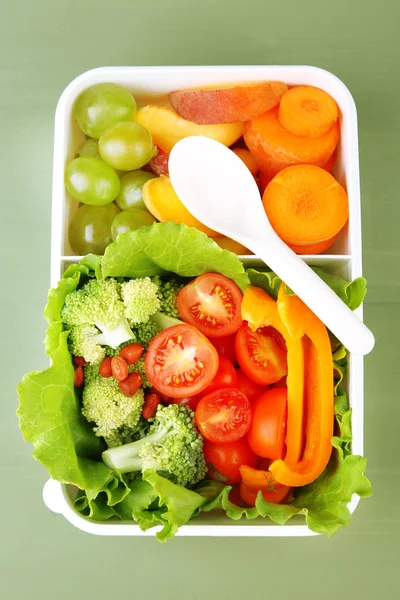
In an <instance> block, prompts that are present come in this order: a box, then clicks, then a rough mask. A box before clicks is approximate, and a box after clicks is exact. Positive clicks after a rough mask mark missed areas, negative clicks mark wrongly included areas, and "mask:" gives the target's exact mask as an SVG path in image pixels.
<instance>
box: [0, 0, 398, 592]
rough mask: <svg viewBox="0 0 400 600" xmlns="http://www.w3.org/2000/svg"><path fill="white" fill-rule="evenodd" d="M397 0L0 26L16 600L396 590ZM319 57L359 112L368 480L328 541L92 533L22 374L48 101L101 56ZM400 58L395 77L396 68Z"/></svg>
mask: <svg viewBox="0 0 400 600" xmlns="http://www.w3.org/2000/svg"><path fill="white" fill-rule="evenodd" d="M399 6H400V5H399V4H398V3H397V2H395V1H394V0H380V1H379V2H378V1H377V0H375V1H374V0H371V1H367V0H351V1H350V2H348V1H346V0H337V1H336V2H334V3H331V4H327V3H323V2H320V1H317V0H303V2H297V1H295V0H291V1H284V0H283V1H282V2H268V1H265V0H247V1H246V2H244V1H243V2H235V1H230V0H202V1H201V2H197V3H195V2H193V1H190V0H187V1H186V2H185V1H184V0H147V1H145V0H113V2H111V1H110V0H58V1H54V0H53V1H51V0H13V1H12V2H9V3H7V4H5V3H4V6H3V14H2V18H1V23H0V28H1V36H0V40H1V41H0V74H1V88H0V103H1V104H0V134H1V138H0V140H1V141H0V153H1V162H0V164H1V171H2V174H1V182H2V188H1V189H2V194H1V200H0V202H1V212H0V215H1V216H0V234H1V235H0V244H1V252H2V254H1V256H2V269H1V284H0V290H1V291H0V304H1V311H0V314H1V321H2V324H1V330H0V331H1V340H2V343H1V350H2V360H1V361H0V368H1V381H2V393H1V403H0V413H1V415H0V431H1V437H0V439H1V449H2V450H1V457H0V469H1V479H0V481H1V495H0V522H1V525H0V539H1V544H0V582H1V583H0V585H1V588H2V589H1V591H2V597H3V598H5V599H6V600H11V599H13V600H22V599H23V598H32V599H36V598H40V599H43V600H47V599H53V598H57V599H58V600H64V599H67V598H68V599H69V598H71V597H73V595H78V597H80V598H83V597H88V596H89V597H91V598H94V599H95V598H98V599H99V600H103V599H104V600H105V599H108V598H138V599H139V598H140V599H141V600H147V599H154V598H162V599H165V600H173V599H176V600H181V599H182V600H183V599H184V600H194V599H201V600H202V599H210V600H214V599H216V600H217V599H218V600H223V599H225V598H226V599H236V598H237V599H241V598H246V599H249V600H253V599H258V598H269V597H271V598H272V597H274V598H278V597H280V598H285V599H286V598H296V597H297V598H300V599H301V598H307V599H308V598H312V599H314V598H315V599H317V598H318V599H320V598H323V599H324V600H330V599H336V598H338V597H340V596H343V595H346V596H349V597H352V598H354V599H356V600H358V599H359V598H360V599H361V598H385V599H392V598H395V597H396V596H397V594H398V592H397V593H396V589H395V584H396V581H398V559H399V551H400V516H399V510H398V508H399V495H400V483H399V481H400V478H399V475H400V473H399V442H398V440H399V429H400V418H399V416H400V413H399V399H398V390H399V388H400V375H399V372H400V371H399V358H400V352H399V342H398V340H399V338H400V319H399V309H400V302H399V299H400V296H399V290H400V287H399V281H400V268H399V263H400V261H399V259H400V234H399V231H400V228H399V219H400V205H399V198H398V196H399V191H398V190H399V189H400V166H399V144H400V137H399V131H400V128H399V125H400V116H399V115H400V110H399V107H400V80H399V77H398V70H399V61H400V45H399V39H400V37H399V22H400V10H399ZM182 63H185V64H193V65H202V64H314V65H317V66H320V67H323V68H325V69H328V70H329V71H332V72H333V73H335V74H336V75H337V76H338V77H340V78H341V79H342V80H343V81H344V82H345V83H346V84H347V85H348V87H349V88H350V90H351V92H352V94H353V95H354V98H355V101H356V103H357V107H358V114H359V126H360V153H361V182H362V216H363V248H364V272H365V275H366V277H367V278H368V282H369V294H368V298H367V301H366V305H365V318H366V322H367V324H368V325H369V326H370V327H371V328H372V330H373V331H374V332H375V334H376V341H377V343H376V349H375V351H374V353H373V354H372V355H370V356H369V357H367V359H366V378H365V380H366V381H365V382H366V394H365V404H366V408H365V439H366V443H365V453H366V456H367V457H368V459H369V463H368V476H369V477H370V479H371V480H372V483H373V486H374V491H375V494H374V496H373V497H372V498H371V499H367V500H364V501H362V502H361V503H360V505H359V508H358V509H357V511H356V513H355V516H354V519H353V522H352V523H351V525H350V526H349V528H348V529H347V530H343V531H341V532H340V533H338V534H337V535H336V536H335V537H334V538H333V539H331V540H328V539H324V538H322V537H316V538H304V539H301V538H300V539H295V538H292V539H291V538H288V539H274V538H265V539H262V538H261V539H256V538H247V539H246V538H225V539H224V538H220V539H218V538H215V539H210V538H208V539H207V538H206V539H201V538H199V539H196V538H192V539H191V538H176V539H175V540H172V541H171V542H169V543H168V544H167V545H160V544H158V543H156V542H155V541H154V540H153V539H151V538H150V539H147V538H146V539H141V538H125V539H124V538H98V537H94V536H89V535H87V534H84V533H82V532H81V531H78V530H75V529H74V528H73V527H72V526H71V525H70V524H69V523H68V522H67V521H66V520H65V519H63V518H62V517H57V516H55V515H54V514H52V513H50V512H49V511H48V510H47V509H46V508H45V506H44V505H43V503H42V499H41V492H42V486H43V483H44V482H45V480H46V478H47V474H46V472H45V470H44V469H43V468H42V467H41V465H39V464H38V463H35V462H34V461H33V460H32V458H31V456H30V452H31V447H30V446H29V445H28V444H24V443H23V442H22V438H21V435H20V432H19V430H18V428H17V420H16V417H15V409H16V393H15V386H16V384H17V382H18V381H19V379H20V378H21V376H22V374H23V373H25V372H27V371H30V370H32V369H34V368H36V369H42V368H45V367H46V365H47V359H46V357H45V354H44V351H43V347H42V339H43V337H44V332H45V322H44V319H43V318H42V310H43V306H44V303H45V299H46V293H47V288H48V283H49V252H50V201H51V169H52V142H53V139H52V137H53V117H54V110H55V106H56V103H57V99H58V97H59V95H60V94H61V92H62V90H63V89H64V87H65V86H66V85H67V83H69V81H70V80H72V79H73V78H74V77H75V76H77V75H78V74H79V73H81V72H83V71H86V70H87V69H90V68H92V67H96V66H101V65H151V64H163V65H169V64H170V65H176V64H182ZM396 72H397V75H396Z"/></svg>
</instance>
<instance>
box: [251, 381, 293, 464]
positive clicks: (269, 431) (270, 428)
mask: <svg viewBox="0 0 400 600" xmlns="http://www.w3.org/2000/svg"><path fill="white" fill-rule="evenodd" d="M251 409H252V411H253V418H252V422H251V428H250V431H249V433H248V435H247V439H248V440H249V444H250V447H251V449H252V450H253V452H255V453H256V454H257V455H258V456H262V457H263V458H270V459H272V460H277V459H279V458H284V456H285V454H286V447H285V439H286V419H287V392H286V390H285V389H283V388H275V389H272V390H268V391H267V392H265V393H264V394H262V395H261V396H259V397H258V398H257V399H256V400H254V401H253V402H252V404H251ZM246 464H247V463H246Z"/></svg>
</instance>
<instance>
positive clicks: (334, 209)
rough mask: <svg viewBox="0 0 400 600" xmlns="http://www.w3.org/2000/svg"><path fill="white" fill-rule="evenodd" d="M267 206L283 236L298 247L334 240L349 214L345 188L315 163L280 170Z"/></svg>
mask: <svg viewBox="0 0 400 600" xmlns="http://www.w3.org/2000/svg"><path fill="white" fill-rule="evenodd" d="M263 205H264V209H265V212H266V213H267V216H268V219H269V221H270V223H271V225H272V227H273V229H274V230H275V231H276V233H277V234H278V235H279V237H280V238H281V239H282V240H283V241H284V242H286V243H287V244H294V245H296V246H306V245H309V244H316V243H319V242H323V241H325V240H330V239H331V238H332V237H333V236H335V235H336V234H337V233H338V232H339V231H340V230H341V229H342V227H343V226H344V224H345V223H346V221H347V219H348V216H349V210H348V199H347V194H346V192H345V190H344V189H343V188H342V186H341V185H340V184H339V183H338V182H337V181H336V179H335V178H334V177H333V176H332V175H331V174H330V173H328V172H327V171H324V169H321V168H319V167H315V166H313V165H296V166H294V167H288V168H287V169H284V170H283V171H281V172H280V173H278V175H276V177H274V179H273V180H272V181H271V182H270V183H269V184H268V186H267V188H266V190H265V192H264V195H263Z"/></svg>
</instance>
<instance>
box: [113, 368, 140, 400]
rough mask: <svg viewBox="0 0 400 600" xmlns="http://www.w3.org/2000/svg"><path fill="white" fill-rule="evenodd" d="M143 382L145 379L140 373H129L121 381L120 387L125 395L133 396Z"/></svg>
mask: <svg viewBox="0 0 400 600" xmlns="http://www.w3.org/2000/svg"><path fill="white" fill-rule="evenodd" d="M142 383H143V379H142V376H141V375H139V373H129V375H128V377H126V378H125V379H124V380H123V381H120V382H119V389H120V390H121V392H122V393H123V394H124V396H127V397H128V398H131V397H132V396H134V395H135V394H136V392H137V391H138V389H139V388H140V386H141V385H142Z"/></svg>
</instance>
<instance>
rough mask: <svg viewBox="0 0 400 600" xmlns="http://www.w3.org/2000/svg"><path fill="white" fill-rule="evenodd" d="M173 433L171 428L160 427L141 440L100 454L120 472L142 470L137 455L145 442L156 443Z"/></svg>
mask: <svg viewBox="0 0 400 600" xmlns="http://www.w3.org/2000/svg"><path fill="white" fill-rule="evenodd" d="M172 433H174V430H173V429H164V428H160V429H159V430H157V431H156V432H154V433H152V434H151V435H147V436H146V437H144V438H142V439H141V440H137V441H136V442H130V443H129V444H123V445H122V446H116V447H115V448H109V449H108V450H105V451H104V452H103V454H102V459H103V462H104V464H106V465H107V467H109V468H110V469H117V470H118V471H120V473H134V472H136V471H141V470H142V465H143V461H142V458H141V457H140V456H139V452H140V449H141V448H142V447H143V446H144V445H145V444H147V443H150V444H157V443H158V442H161V441H162V440H164V439H165V438H167V437H169V436H170V435H172Z"/></svg>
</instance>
